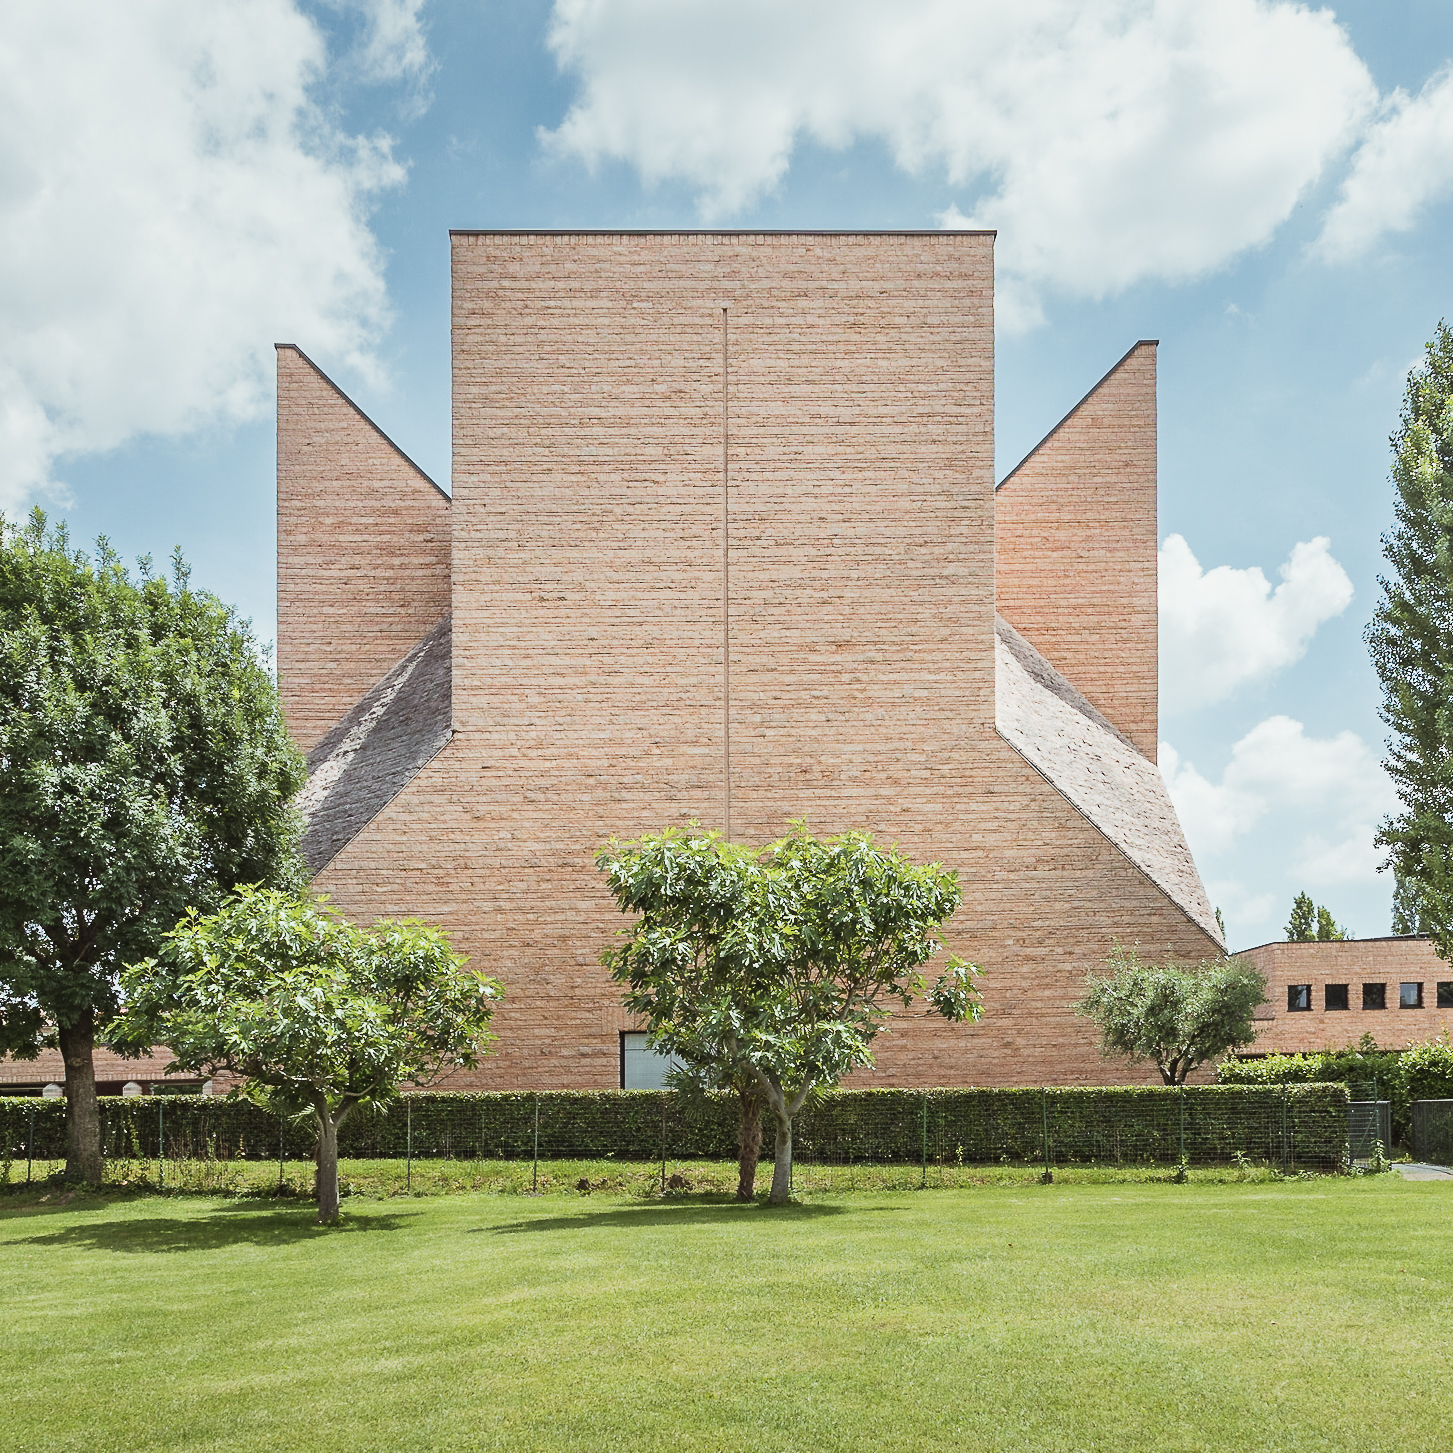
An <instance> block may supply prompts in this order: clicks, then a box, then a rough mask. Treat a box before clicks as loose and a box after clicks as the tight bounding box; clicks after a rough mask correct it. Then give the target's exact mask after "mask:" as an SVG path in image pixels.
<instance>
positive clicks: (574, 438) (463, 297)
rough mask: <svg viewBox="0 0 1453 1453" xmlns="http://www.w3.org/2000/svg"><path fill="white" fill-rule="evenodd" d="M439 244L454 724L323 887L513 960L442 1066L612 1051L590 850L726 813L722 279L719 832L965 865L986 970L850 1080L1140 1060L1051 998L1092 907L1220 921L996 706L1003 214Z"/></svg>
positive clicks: (1123, 917)
mask: <svg viewBox="0 0 1453 1453" xmlns="http://www.w3.org/2000/svg"><path fill="white" fill-rule="evenodd" d="M454 246H455V276H454V347H455V360H454V379H455V398H454V409H455V441H454V487H455V504H454V510H455V521H454V593H453V609H454V652H455V654H454V687H453V689H454V703H455V726H456V735H455V737H454V739H453V741H452V742H451V744H450V745H449V746H448V747H447V748H446V749H445V750H444V752H442V753H441V754H440V755H439V756H438V757H437V758H435V759H434V761H433V762H432V763H430V765H429V766H428V767H426V768H425V769H424V770H423V771H422V772H421V773H420V774H419V776H418V777H416V778H415V779H414V781H413V782H412V783H411V784H410V785H409V787H408V788H407V789H406V790H405V791H404V792H403V793H401V794H400V795H399V796H398V797H397V798H395V799H394V801H393V802H391V803H390V804H389V806H388V807H387V808H385V810H384V811H383V812H382V813H381V814H380V815H379V817H378V818H376V819H375V820H374V822H373V823H372V824H370V826H369V827H368V828H366V829H365V830H364V832H362V833H361V834H360V835H359V836H358V837H357V838H356V839H355V840H354V841H353V842H352V843H351V844H350V845H349V846H348V847H347V848H346V849H345V850H344V851H343V852H342V853H341V854H340V855H339V856H338V857H337V858H336V859H335V860H334V861H333V862H332V863H331V864H330V866H329V867H328V869H327V870H326V871H325V872H324V873H323V874H322V875H320V877H319V879H318V886H319V887H320V888H321V889H323V890H324V891H327V892H329V893H330V894H332V895H333V897H334V900H335V902H336V903H337V904H338V905H339V906H340V907H341V908H342V909H344V910H345V911H348V912H352V913H354V914H357V915H358V916H361V917H369V916H373V915H379V914H389V913H420V914H423V915H424V916H425V917H428V918H431V919H436V920H438V921H440V922H442V923H443V924H444V925H445V926H446V927H447V928H448V929H449V930H450V931H451V933H452V934H453V936H454V939H455V942H456V944H457V945H458V947H459V948H460V949H461V951H463V952H465V953H468V954H469V955H471V957H472V959H473V960H474V962H475V963H476V964H478V965H479V966H480V967H482V968H485V969H487V970H488V971H490V972H492V973H495V974H497V975H499V977H501V978H502V979H503V980H504V981H505V983H506V986H507V991H508V998H507V1000H506V1003H505V1006H504V1008H503V1010H502V1011H501V1014H500V1017H499V1022H498V1027H499V1031H500V1035H501V1041H500V1045H499V1052H498V1054H497V1055H496V1056H494V1057H493V1058H492V1059H491V1060H490V1061H489V1062H488V1063H487V1065H486V1066H485V1068H484V1069H482V1070H481V1071H480V1072H479V1073H478V1074H477V1075H475V1076H472V1077H469V1079H468V1080H465V1079H463V1078H462V1077H461V1079H460V1080H459V1081H458V1083H459V1084H460V1085H463V1084H465V1083H472V1084H475V1085H479V1086H491V1087H506V1086H518V1087H523V1088H530V1087H541V1088H544V1087H561V1088H564V1087H595V1088H605V1087H609V1086H611V1085H613V1084H614V1083H615V1082H616V1075H617V1065H618V1060H617V1038H616V1036H617V1031H618V1030H619V1029H621V1028H623V1027H626V1021H625V1018H624V1016H623V1014H622V1012H621V1010H620V1008H619V1006H618V1003H617V998H616V994H615V993H614V992H613V991H612V989H611V986H610V985H609V984H608V982H607V981H606V979H605V976H604V974H603V973H602V971H601V970H600V968H599V965H598V955H599V952H600V949H601V947H602V945H603V944H604V943H605V942H606V941H607V939H608V938H609V936H610V935H611V934H612V932H613V931H614V930H615V929H616V928H617V927H618V926H619V923H618V919H617V917H616V915H615V913H614V910H613V908H612V905H611V903H610V901H609V899H608V898H607V897H606V895H605V893H604V891H603V889H602V886H601V882H600V879H599V875H598V874H597V873H596V872H595V870H594V868H593V866H592V857H593V853H594V851H595V849H596V848H597V846H598V845H599V844H600V842H601V841H602V840H603V839H605V838H606V837H608V836H609V835H611V834H613V833H614V834H618V835H621V836H630V835H634V834H637V833H641V832H647V831H653V830H657V829H659V828H660V827H662V826H664V825H665V824H667V823H670V822H680V821H684V820H686V819H688V818H691V817H696V818H698V819H700V820H701V821H702V822H704V823H707V824H710V825H719V824H720V823H721V821H722V815H723V810H724V806H725V803H724V788H725V761H724V759H725V748H726V743H725V741H724V736H723V702H724V698H725V694H726V682H725V674H724V671H723V654H722V632H723V621H722V605H723V582H724V574H723V559H722V554H723V552H722V528H723V510H722V501H723V483H722V403H723V393H722V352H721V350H722V332H721V326H722V324H721V310H722V308H723V307H726V308H727V310H728V317H727V375H726V376H727V385H726V404H727V410H726V414H727V421H726V422H727V434H728V440H729V443H728V450H727V470H728V475H729V481H730V482H729V505H728V509H727V534H728V542H729V543H728V552H727V553H728V561H727V565H728V572H727V578H729V580H730V586H729V590H728V593H727V599H728V603H729V612H728V615H729V625H728V628H729V633H730V641H731V651H730V678H731V685H730V701H731V708H730V728H731V739H730V750H731V811H732V833H733V836H735V837H738V838H742V839H746V840H749V841H754V842H762V841H764V840H766V839H767V838H769V837H771V836H775V835H777V834H778V833H780V832H781V831H782V829H783V827H784V825H785V823H786V822H787V820H788V819H789V818H792V817H799V816H800V817H805V818H807V819H808V821H809V823H810V825H811V826H812V827H813V828H814V830H816V831H819V832H831V831H836V830H839V829H842V828H845V827H849V826H851V827H863V828H868V829H870V830H872V831H874V832H876V833H878V834H879V835H880V836H881V837H882V838H883V839H885V840H887V841H897V842H899V843H901V844H902V846H903V847H904V849H905V850H906V851H907V852H908V853H909V854H910V855H912V856H914V857H915V858H918V859H920V860H927V859H938V860H940V861H942V862H944V863H946V864H948V865H949V866H952V867H954V868H956V869H957V870H958V871H959V873H960V878H961V881H962V883H963V885H964V888H965V902H964V907H963V908H962V909H961V911H960V913H959V915H958V916H957V918H956V919H955V920H954V922H953V924H952V925H951V927H950V930H949V933H948V937H949V940H950V943H951V945H952V946H953V947H954V948H955V949H956V950H957V951H959V952H963V953H966V954H968V955H969V956H970V957H972V958H974V959H975V960H976V961H978V962H980V963H981V964H983V966H984V967H985V969H986V970H987V978H986V981H985V982H986V991H987V998H988V1004H989V1012H988V1015H987V1016H986V1019H985V1022H984V1023H983V1024H982V1025H979V1026H975V1027H972V1028H961V1027H955V1026H949V1025H945V1024H942V1022H941V1021H939V1022H934V1021H929V1020H927V1019H925V1018H923V1017H922V1016H918V1015H909V1016H904V1017H902V1018H901V1020H900V1021H899V1023H898V1025H897V1029H896V1032H895V1033H894V1034H893V1035H891V1036H890V1037H889V1038H888V1039H887V1040H885V1041H884V1044H883V1049H882V1053H881V1055H880V1058H879V1066H878V1070H877V1072H876V1073H875V1074H874V1075H871V1076H869V1075H865V1076H861V1077H859V1078H860V1080H861V1081H862V1082H875V1083H885V1084H945V1085H951V1084H973V1083H977V1084H1039V1083H1057V1084H1073V1083H1093V1082H1102V1081H1106V1080H1110V1081H1114V1080H1122V1079H1123V1080H1129V1081H1132V1082H1133V1081H1142V1080H1145V1079H1146V1078H1147V1076H1146V1074H1145V1073H1144V1071H1143V1070H1141V1069H1139V1068H1124V1067H1118V1066H1108V1067H1107V1066H1104V1065H1103V1064H1102V1063H1101V1061H1100V1059H1099V1056H1098V1054H1097V1052H1096V1050H1095V1045H1094V1041H1093V1038H1092V1036H1090V1035H1089V1034H1088V1033H1087V1026H1086V1025H1085V1023H1084V1021H1082V1020H1079V1019H1077V1018H1076V1017H1075V1016H1074V1014H1073V1013H1072V1011H1071V1008H1070V1005H1071V1003H1072V1001H1073V1000H1074V998H1075V997H1077V995H1078V994H1079V992H1080V990H1081V986H1082V980H1083V977H1084V974H1085V972H1086V971H1087V970H1088V969H1090V968H1092V967H1094V966H1096V965H1097V964H1098V963H1099V962H1100V960H1101V958H1102V957H1103V954H1104V952H1105V951H1106V950H1107V949H1108V947H1109V944H1110V941H1111V938H1112V937H1113V936H1115V935H1117V934H1118V935H1120V936H1121V937H1130V938H1134V939H1136V940H1138V941H1139V942H1141V943H1142V944H1143V945H1146V946H1148V947H1149V946H1155V947H1161V946H1165V947H1169V948H1170V949H1172V950H1173V951H1174V952H1177V953H1179V954H1182V955H1185V956H1189V957H1195V958H1199V957H1201V956H1202V955H1204V954H1205V953H1208V952H1210V951H1212V948H1213V945H1211V943H1210V940H1209V939H1208V938H1207V936H1206V935H1205V934H1204V933H1203V932H1202V931H1201V930H1200V929H1198V928H1196V927H1195V925H1193V924H1192V923H1191V922H1190V921H1189V920H1188V919H1187V917H1186V915H1185V914H1184V913H1183V912H1182V911H1181V910H1180V909H1179V908H1177V907H1176V906H1175V905H1174V904H1172V903H1171V902H1170V900H1169V899H1167V898H1166V897H1165V896H1164V895H1163V894H1162V893H1161V892H1160V891H1159V890H1158V889H1156V888H1155V887H1154V885H1152V884H1151V883H1150V882H1149V881H1148V880H1147V879H1146V878H1145V877H1144V875H1143V874H1141V873H1140V872H1139V870H1137V869H1135V868H1134V867H1133V866H1131V865H1130V864H1129V862H1128V861H1127V860H1126V859H1125V858H1124V856H1123V855H1122V854H1121V853H1120V852H1119V851H1118V850H1117V849H1116V848H1115V847H1114V846H1113V845H1112V844H1111V843H1109V842H1108V840H1107V839H1105V838H1104V837H1103V836H1102V835H1101V834H1100V833H1099V832H1098V831H1097V830H1096V829H1095V828H1094V827H1092V826H1091V825H1090V824H1089V823H1088V822H1087V821H1086V819H1085V818H1084V817H1083V816H1081V815H1080V814H1079V813H1078V812H1077V811H1075V809H1074V808H1073V807H1071V806H1070V804H1069V803H1068V802H1066V801H1065V799H1064V798H1063V797H1061V796H1060V794H1059V793H1057V792H1056V791H1055V790H1054V789H1053V788H1052V787H1050V786H1049V784H1048V783H1047V782H1046V781H1045V779H1044V778H1043V777H1041V776H1040V775H1039V774H1038V773H1037V772H1036V771H1034V770H1033V769H1032V768H1031V767H1030V766H1029V765H1028V764H1027V763H1026V762H1025V761H1024V760H1023V759H1022V758H1021V757H1020V756H1019V755H1018V754H1017V753H1016V752H1014V751H1013V749H1012V748H1010V747H1009V745H1008V744H1007V743H1006V742H1005V741H1004V740H1003V739H1002V738H1001V737H1000V736H999V735H998V733H997V732H996V730H995V728H994V703H993V679H994V678H993V661H994V657H993V606H994V557H993V534H992V528H993V513H992V511H993V477H992V449H993V444H992V423H993V385H992V378H993V372H992V369H993V353H992V346H993V343H992V340H993V332H992V311H991V308H992V290H993V276H992V254H991V239H990V238H988V237H987V236H984V235H975V234H964V233H958V234H951V233H935V234H930V235H927V236H914V235H889V236H882V235H875V236H846V237H842V236H813V235H793V236H776V235H740V234H711V235H681V236H658V235H647V236H625V235H615V236H592V235H585V236H574V237H560V236H549V235H540V234H536V235H525V236H519V235H510V234H465V235H461V236H458V237H456V239H455V244H454ZM1152 518H1153V516H1152Z"/></svg>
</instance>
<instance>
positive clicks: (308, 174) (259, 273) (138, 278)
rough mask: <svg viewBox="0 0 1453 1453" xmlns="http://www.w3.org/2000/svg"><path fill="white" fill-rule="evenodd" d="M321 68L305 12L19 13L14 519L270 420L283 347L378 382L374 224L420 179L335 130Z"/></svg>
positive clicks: (6, 346) (1, 237) (9, 42)
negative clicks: (174, 449)
mask: <svg viewBox="0 0 1453 1453" xmlns="http://www.w3.org/2000/svg"><path fill="white" fill-rule="evenodd" d="M400 8H403V9H407V8H408V7H407V6H403V7H399V6H397V5H395V6H392V7H389V6H387V5H380V6H378V7H377V9H378V10H379V11H380V13H382V12H383V11H384V10H390V9H392V10H398V9H400ZM395 18H396V19H397V17H395ZM404 29H406V28H404ZM400 33H402V29H401V30H399V31H396V32H395V39H397V35H398V34H400ZM326 64H327V57H326V54H325V50H324V45H323V41H322V38H321V37H320V35H319V33H318V31H317V29H316V28H315V26H314V25H313V24H312V23H311V22H310V21H309V20H308V19H307V18H306V17H305V16H303V15H302V14H301V13H300V12H299V11H298V10H297V8H296V7H295V5H294V4H293V3H292V0H129V3H127V4H125V5H95V4H91V3H87V0H17V3H13V4H11V5H10V6H8V7H7V9H6V18H5V26H4V29H3V33H0V260H3V266H0V400H3V404H0V508H5V509H9V510H14V509H15V508H17V507H18V506H19V505H20V504H21V503H23V501H24V499H25V498H26V497H27V496H28V495H31V494H34V493H35V492H36V491H43V490H45V489H46V488H48V487H49V486H50V485H51V483H52V471H53V466H54V465H55V462H56V460H57V459H59V458H62V457H64V456H65V455H67V454H71V453H79V452H88V451H95V450H104V449H108V448H111V447H114V446H116V445H118V444H121V443H123V442H124V441H126V440H127V439H129V438H131V437H133V436H135V435H138V434H144V433H158V434H171V433H176V432H179V431H182V430H187V429H192V428H195V427H197V426H199V425H204V424H208V423H214V422H218V421H220V422H224V423H226V422H234V421H239V420H245V419H251V418H255V417H257V416H259V415H260V414H262V413H263V412H264V411H265V409H266V408H267V407H268V404H269V402H270V399H271V388H272V375H273V354H272V345H273V343H274V342H275V341H277V340H279V339H289V340H295V341H297V342H299V343H302V344H303V345H304V346H305V347H307V348H308V349H309V350H310V351H314V352H316V353H317V354H318V355H320V356H322V357H325V358H327V359H329V360H330V361H332V362H333V363H335V364H343V365H344V366H352V367H354V368H356V369H361V370H370V369H371V368H372V367H373V361H372V356H371V351H370V350H371V347H372V345H373V343H374V341H375V340H376V338H377V337H378V335H379V333H380V331H381V329H382V328H383V327H384V325H385V323H386V320H387V309H386V298H385V290H384V281H383V269H382V257H381V254H380V250H379V248H378V245H377V243H376V242H375V240H374V238H373V236H372V234H371V233H370V231H369V228H368V225H367V220H366V214H367V209H368V206H369V203H370V200H371V198H372V196H373V195H374V193H375V192H376V191H377V190H378V189H379V188H382V187H387V186H392V185H395V184H397V183H398V182H399V181H401V180H402V177H403V172H402V169H401V168H400V166H399V165H398V164H397V163H396V162H395V161H394V160H393V158H392V156H391V154H390V143H389V140H388V138H386V137H374V138H363V137H357V136H348V135H344V134H341V133H340V132H338V131H337V130H336V129H335V128H333V127H332V126H330V125H329V124H328V122H327V121H326V120H325V118H324V117H323V115H322V113H321V111H320V109H319V108H318V106H316V105H315V104H314V99H313V91H314V89H315V88H316V87H317V85H318V84H319V83H320V81H321V80H322V78H323V77H324V75H325V67H326Z"/></svg>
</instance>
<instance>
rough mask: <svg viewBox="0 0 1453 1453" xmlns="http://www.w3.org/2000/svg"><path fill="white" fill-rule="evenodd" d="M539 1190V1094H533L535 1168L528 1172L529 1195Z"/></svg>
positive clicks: (537, 1092)
mask: <svg viewBox="0 0 1453 1453" xmlns="http://www.w3.org/2000/svg"><path fill="white" fill-rule="evenodd" d="M539 1189H540V1093H539V1091H538V1090H537V1091H536V1092H535V1168H534V1170H532V1171H531V1172H530V1194H531V1195H532V1196H533V1195H534V1194H535V1193H536V1192H537V1191H538V1190H539Z"/></svg>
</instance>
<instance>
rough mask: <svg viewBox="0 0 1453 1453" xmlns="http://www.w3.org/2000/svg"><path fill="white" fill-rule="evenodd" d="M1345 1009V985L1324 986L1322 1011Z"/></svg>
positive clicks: (1346, 1005) (1346, 1004)
mask: <svg viewBox="0 0 1453 1453" xmlns="http://www.w3.org/2000/svg"><path fill="white" fill-rule="evenodd" d="M1347 1007H1348V1003H1347V985H1346V984H1324V985H1323V986H1322V1008H1323V1009H1328V1010H1331V1009H1346V1008H1347Z"/></svg>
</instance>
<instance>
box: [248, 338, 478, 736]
mask: <svg viewBox="0 0 1453 1453" xmlns="http://www.w3.org/2000/svg"><path fill="white" fill-rule="evenodd" d="M277 369H278V390H277V397H278V407H277V515H278V532H277V533H278V561H277V617H278V623H277V652H278V680H279V682H280V684H281V687H282V693H283V701H284V704H285V706H286V709H287V714H288V725H289V727H291V728H292V733H293V736H294V737H296V738H297V741H298V745H299V746H300V747H302V749H303V750H304V751H305V752H306V751H308V750H309V749H310V748H312V747H313V746H314V745H315V744H316V743H317V742H318V740H319V739H320V738H321V737H322V736H323V734H324V733H325V732H326V731H327V730H328V729H329V727H331V726H332V725H333V724H334V723H335V722H336V721H338V720H339V718H340V717H342V716H343V715H344V713H345V712H346V711H347V710H348V709H349V707H351V706H352V705H353V704H354V702H356V701H357V700H358V699H359V697H361V696H362V695H363V694H364V692H366V691H367V690H368V689H369V687H371V686H372V685H373V684H374V683H375V682H376V681H377V680H378V679H379V678H380V677H381V676H382V675H383V674H384V672H386V671H387V670H388V669H389V667H391V666H392V665H393V664H394V663H395V662H396V661H398V660H399V659H400V657H402V656H403V655H404V654H405V653H406V652H408V650H409V649H410V648H411V647H412V646H413V645H414V644H415V642H416V641H418V640H419V638H420V637H421V636H423V635H424V634H425V633H426V632H427V631H428V630H429V629H430V628H431V627H432V626H434V625H436V624H437V623H438V621H439V619H440V617H441V616H443V615H444V614H445V613H446V612H447V611H448V609H449V497H448V495H446V494H445V493H444V492H443V491H442V490H441V489H439V488H438V486H437V485H435V484H434V483H433V482H432V481H431V480H430V479H429V478H428V476H427V475H425V474H424V473H423V472H422V471H421V470H420V469H419V468H418V466H417V465H415V464H414V463H413V462H412V461H411V460H409V459H408V458H407V457H406V456H405V455H404V454H402V453H401V452H400V451H399V449H398V448H397V447H396V446H395V445H394V444H393V443H392V442H391V441H390V440H389V439H388V437H387V436H386V435H385V434H384V433H383V432H382V431H381V430H380V429H379V428H378V427H377V426H376V425H375V424H373V423H372V422H371V421H370V420H369V419H367V418H365V417H364V415H363V414H361V413H360V412H359V411H358V409H357V408H356V407H355V406H354V404H353V403H352V402H351V401H350V400H349V399H347V398H346V397H345V396H344V395H343V394H342V393H340V392H339V390H338V389H337V388H336V387H335V386H334V385H333V384H332V383H331V382H330V381H329V380H328V379H327V378H325V377H324V375H323V374H322V373H320V372H319V371H318V369H317V368H316V366H315V365H314V364H313V363H312V361H311V360H310V359H309V358H308V357H307V356H306V355H305V354H303V353H302V352H301V351H300V350H299V349H297V348H294V347H292V346H291V345H289V344H280V345H279V346H278V350H277Z"/></svg>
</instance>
